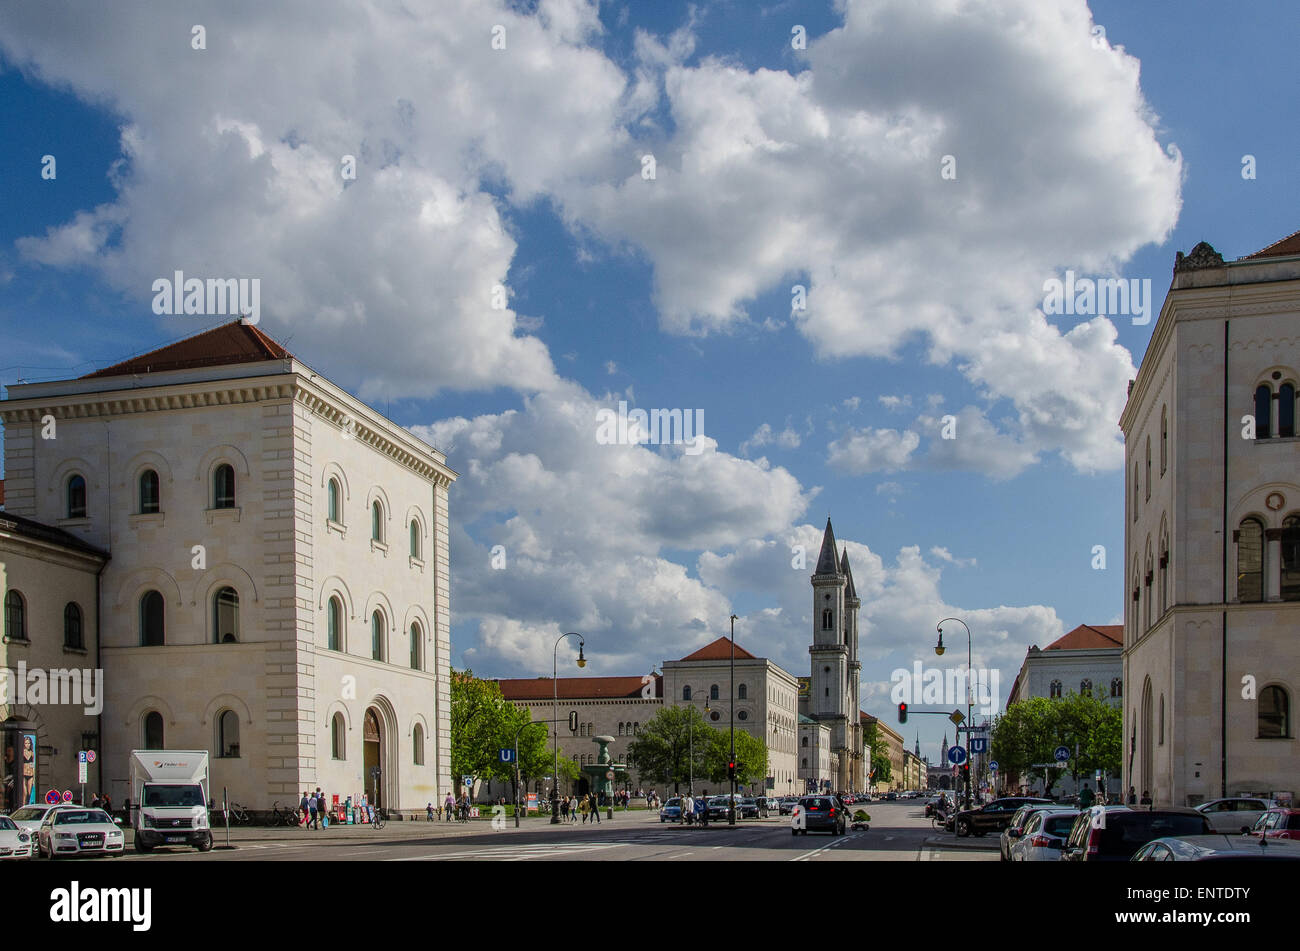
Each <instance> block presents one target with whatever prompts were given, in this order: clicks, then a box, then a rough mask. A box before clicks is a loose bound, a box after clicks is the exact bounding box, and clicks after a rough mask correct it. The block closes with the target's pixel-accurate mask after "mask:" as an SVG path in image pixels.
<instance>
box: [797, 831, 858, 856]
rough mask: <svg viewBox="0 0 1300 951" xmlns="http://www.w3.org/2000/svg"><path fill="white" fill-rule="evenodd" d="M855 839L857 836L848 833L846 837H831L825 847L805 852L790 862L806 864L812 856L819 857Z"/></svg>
mask: <svg viewBox="0 0 1300 951" xmlns="http://www.w3.org/2000/svg"><path fill="white" fill-rule="evenodd" d="M856 837H857V836H856V835H855V834H854V833H849V834H848V835H846V836H842V837H834V836H832V837H831V841H830V842H828V843H827V844H826V845H823V846H822V847H821V848H820V849H813V851H811V852H805V853H804V854H803V855H799V856H796V857H795V858H793V859H791V861H792V862H807V861H808V860H809V859H811V858H813V856H816V855H820V854H821V853H823V852H825V851H826V850H827V849H833V848H835V847H836V846H837V845H843V844H844V843H845V842H848V841H849V840H850V839H853V838H856Z"/></svg>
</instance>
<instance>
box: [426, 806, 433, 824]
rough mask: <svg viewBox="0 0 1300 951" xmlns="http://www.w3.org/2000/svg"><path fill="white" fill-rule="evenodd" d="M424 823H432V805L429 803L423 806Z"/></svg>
mask: <svg viewBox="0 0 1300 951" xmlns="http://www.w3.org/2000/svg"><path fill="white" fill-rule="evenodd" d="M424 821H425V822H432V821H433V803H431V802H430V803H425V806H424Z"/></svg>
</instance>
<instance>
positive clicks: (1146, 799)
mask: <svg viewBox="0 0 1300 951" xmlns="http://www.w3.org/2000/svg"><path fill="white" fill-rule="evenodd" d="M1141 805H1143V806H1148V807H1149V806H1150V805H1151V793H1150V792H1148V791H1147V790H1145V789H1144V790H1142V802H1141Z"/></svg>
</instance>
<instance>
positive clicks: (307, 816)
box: [298, 786, 330, 829]
mask: <svg viewBox="0 0 1300 951" xmlns="http://www.w3.org/2000/svg"><path fill="white" fill-rule="evenodd" d="M298 813H299V814H300V815H301V816H302V821H300V822H299V823H298V825H300V826H304V827H306V828H308V829H323V828H326V827H328V826H329V824H330V820H329V800H328V799H326V798H325V794H324V793H323V792H321V791H320V787H319V786H317V787H316V791H315V792H311V791H309V790H305V789H304V790H303V793H302V799H300V800H299V801H298Z"/></svg>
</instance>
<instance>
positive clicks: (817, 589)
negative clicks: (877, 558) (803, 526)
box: [808, 518, 865, 791]
mask: <svg viewBox="0 0 1300 951" xmlns="http://www.w3.org/2000/svg"><path fill="white" fill-rule="evenodd" d="M812 589H813V590H812V595H813V611H812V620H813V642H812V646H811V647H810V648H809V649H808V652H809V654H810V655H811V661H812V663H811V667H812V670H811V673H812V677H811V682H810V686H811V689H810V693H811V696H810V697H809V704H808V709H809V715H810V716H811V717H812V719H814V720H817V721H819V722H822V723H825V724H826V725H827V726H829V727H830V729H831V751H832V752H833V753H834V755H835V758H836V769H835V779H834V781H833V782H834V783H835V788H836V789H838V790H844V791H847V790H850V789H853V790H858V789H862V788H863V779H864V778H865V772H864V769H863V760H862V726H861V723H860V722H859V720H860V718H859V715H858V710H859V705H858V701H859V685H858V681H859V679H860V677H859V669H860V668H859V664H858V656H857V640H858V608H859V606H860V605H861V601H859V600H858V596H857V592H856V591H854V589H853V577H852V574H851V572H850V571H849V563H848V551H847V550H846V551H845V553H844V556H843V558H841V557H840V555H839V553H838V552H837V551H836V545H835V531H834V529H832V528H831V520H830V519H829V518H828V519H826V531H825V533H824V534H823V536H822V547H821V552H820V554H819V555H818V556H817V567H816V569H815V571H814V572H813V576H812Z"/></svg>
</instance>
